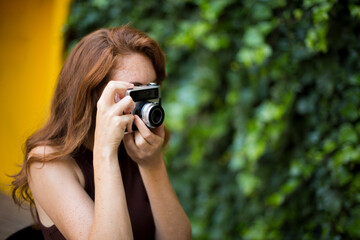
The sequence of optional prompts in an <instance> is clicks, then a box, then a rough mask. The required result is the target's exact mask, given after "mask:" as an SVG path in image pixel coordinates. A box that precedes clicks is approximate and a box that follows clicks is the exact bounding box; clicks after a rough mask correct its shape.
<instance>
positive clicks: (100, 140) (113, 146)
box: [94, 81, 135, 155]
mask: <svg viewBox="0 0 360 240" xmlns="http://www.w3.org/2000/svg"><path fill="white" fill-rule="evenodd" d="M133 87H134V85H133V84H131V83H128V82H121V81H110V82H109V83H108V84H107V85H106V87H105V88H104V91H103V93H102V94H101V97H100V99H99V100H98V102H97V113H96V127H95V138H94V151H95V150H97V151H99V150H100V151H101V152H102V153H104V154H110V155H112V154H117V150H118V147H119V145H120V143H121V141H122V139H123V137H124V132H125V130H126V128H127V129H128V131H131V126H132V124H133V122H134V116H133V115H132V114H130V112H131V111H132V110H133V109H134V107H135V103H134V101H133V100H132V98H131V97H130V96H126V97H125V93H126V90H127V89H129V88H133Z"/></svg>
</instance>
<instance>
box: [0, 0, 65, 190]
mask: <svg viewBox="0 0 360 240" xmlns="http://www.w3.org/2000/svg"><path fill="white" fill-rule="evenodd" d="M69 4H70V0H16V1H0V114H1V115H0V116H1V117H0V129H1V131H0V190H1V191H3V192H6V193H9V192H10V190H11V188H10V187H9V186H6V185H8V184H10V182H11V178H9V177H8V176H7V175H12V174H14V173H16V172H18V170H19V168H18V167H17V166H16V165H19V164H21V163H22V157H23V155H22V146H23V143H24V141H25V139H26V138H27V137H28V136H29V135H30V134H31V133H32V132H33V131H34V130H35V129H37V128H38V127H39V126H40V125H41V124H42V123H44V121H45V119H46V117H47V114H48V107H49V103H50V100H51V96H52V92H53V89H54V86H55V82H56V78H57V75H58V73H59V71H60V68H61V64H62V52H63V51H62V46H63V35H62V28H63V24H64V22H65V20H66V17H67V13H68V8H69Z"/></svg>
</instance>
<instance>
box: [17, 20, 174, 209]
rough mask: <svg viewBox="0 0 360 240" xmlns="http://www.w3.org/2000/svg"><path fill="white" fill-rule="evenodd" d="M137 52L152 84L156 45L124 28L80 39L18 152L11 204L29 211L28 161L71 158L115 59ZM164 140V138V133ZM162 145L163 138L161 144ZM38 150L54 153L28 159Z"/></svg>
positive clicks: (160, 74) (158, 54)
mask: <svg viewBox="0 0 360 240" xmlns="http://www.w3.org/2000/svg"><path fill="white" fill-rule="evenodd" d="M135 52H136V53H142V54H144V55H145V56H147V57H148V58H149V59H150V60H151V61H152V64H153V66H154V69H155V72H156V75H157V83H158V84H161V82H162V81H163V79H164V78H165V75H166V73H165V55H164V53H163V52H162V50H161V49H160V47H159V45H158V44H157V42H156V41H154V40H153V39H151V38H150V37H149V36H147V35H146V34H145V33H143V32H140V31H138V30H136V29H134V28H131V27H129V26H122V27H119V28H112V29H100V30H97V31H95V32H93V33H91V34H89V35H87V36H85V37H84V38H83V39H82V40H81V41H80V42H79V43H78V44H77V45H76V46H75V47H74V49H73V50H72V51H71V53H70V54H69V56H68V57H67V59H66V61H65V63H64V66H63V68H62V70H61V72H60V75H59V77H58V82H57V86H56V90H55V94H54V96H53V99H52V104H51V112H50V117H49V119H48V121H47V123H46V124H45V125H44V126H43V127H42V128H41V129H39V130H38V131H36V132H35V133H34V134H33V135H32V136H30V137H29V138H28V139H27V141H26V143H25V149H24V162H23V165H22V168H21V170H20V172H19V173H18V174H16V175H15V176H14V181H13V182H12V186H13V192H12V196H13V199H14V201H15V202H16V203H17V204H18V205H21V204H22V203H23V202H24V201H28V202H29V203H30V206H31V209H33V207H34V200H33V198H32V196H31V193H30V189H29V185H28V176H29V166H30V165H31V163H33V162H46V161H51V160H54V159H62V158H64V157H71V154H72V153H73V152H74V150H75V149H77V148H78V147H79V146H81V145H82V144H84V142H85V141H86V139H87V138H88V137H89V136H90V134H93V131H94V129H95V116H96V104H97V101H98V99H99V98H100V95H101V93H102V90H103V89H104V87H105V86H106V84H107V83H108V81H109V79H108V75H109V72H110V71H111V69H112V68H114V67H115V59H116V57H118V56H123V55H127V54H131V53H135ZM166 135H167V137H166V138H168V136H169V134H168V132H167V131H166ZM165 141H167V140H165ZM38 146H50V147H51V148H52V149H54V150H55V152H54V153H51V154H47V155H46V156H45V154H44V156H42V157H38V156H29V153H30V152H31V150H32V149H34V148H36V147H38Z"/></svg>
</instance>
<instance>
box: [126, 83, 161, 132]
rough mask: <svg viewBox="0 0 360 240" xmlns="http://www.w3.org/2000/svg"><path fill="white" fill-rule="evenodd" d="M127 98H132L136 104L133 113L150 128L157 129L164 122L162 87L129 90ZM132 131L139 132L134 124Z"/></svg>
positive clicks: (150, 86)
mask: <svg viewBox="0 0 360 240" xmlns="http://www.w3.org/2000/svg"><path fill="white" fill-rule="evenodd" d="M125 96H130V97H131V98H132V99H133V101H134V102H135V108H134V110H133V111H132V112H131V113H132V114H134V115H138V116H139V117H140V119H141V120H142V121H143V122H144V123H145V125H146V126H147V127H148V128H156V127H158V126H160V125H161V124H162V123H163V122H164V118H165V112H164V109H163V108H162V107H161V93H160V86H159V85H157V84H152V83H151V84H149V85H143V86H135V87H134V88H131V89H128V90H127V91H126V94H125ZM132 130H134V131H135V130H137V128H136V125H135V124H133V126H132Z"/></svg>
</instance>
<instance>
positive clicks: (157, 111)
mask: <svg viewBox="0 0 360 240" xmlns="http://www.w3.org/2000/svg"><path fill="white" fill-rule="evenodd" d="M135 114H137V115H139V117H140V118H141V119H142V120H143V122H144V123H145V125H146V126H147V127H148V128H156V127H158V126H160V125H161V124H162V123H163V122H164V119H165V112H164V109H163V108H162V107H161V106H160V105H158V104H155V103H152V102H144V103H142V104H139V105H138V107H137V108H136V110H135Z"/></svg>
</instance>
